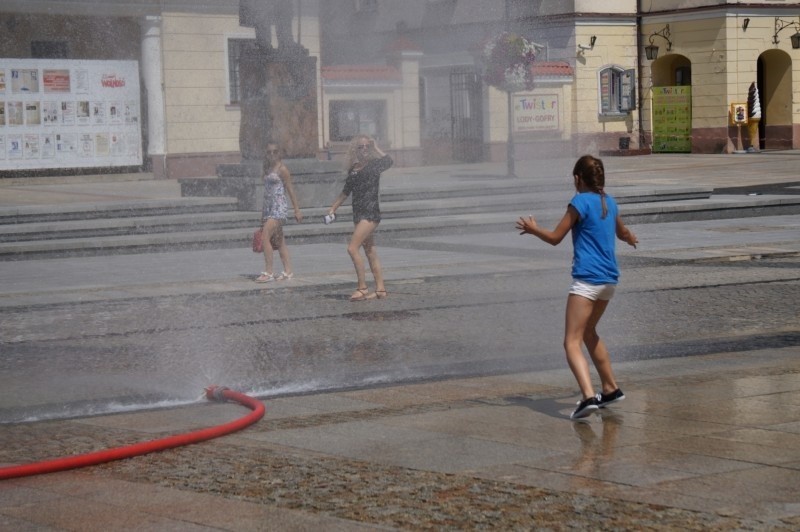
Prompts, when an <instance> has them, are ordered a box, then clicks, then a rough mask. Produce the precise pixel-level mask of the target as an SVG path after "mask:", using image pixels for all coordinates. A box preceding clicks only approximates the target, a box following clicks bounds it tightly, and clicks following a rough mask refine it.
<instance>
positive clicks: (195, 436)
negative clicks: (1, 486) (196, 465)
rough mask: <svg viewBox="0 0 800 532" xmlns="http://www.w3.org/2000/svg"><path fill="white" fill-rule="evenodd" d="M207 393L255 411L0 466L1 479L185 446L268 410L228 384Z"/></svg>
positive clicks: (236, 428)
mask: <svg viewBox="0 0 800 532" xmlns="http://www.w3.org/2000/svg"><path fill="white" fill-rule="evenodd" d="M205 393H206V398H207V399H208V400H210V401H219V402H224V401H233V402H236V403H239V404H240V405H242V406H245V407H247V408H249V409H250V410H252V412H250V413H249V414H247V415H246V416H244V417H241V418H239V419H237V420H234V421H231V422H229V423H224V424H222V425H217V426H215V427H209V428H205V429H201V430H197V431H194V432H188V433H185V434H176V435H174V436H169V437H166V438H161V439H158V440H151V441H146V442H141V443H135V444H132V445H126V446H123V447H115V448H113V449H105V450H102V451H96V452H92V453H86V454H78V455H73V456H66V457H62V458H56V459H53V460H45V461H42V462H34V463H31V464H22V465H17V466H10V467H3V468H0V480H5V479H10V478H19V477H26V476H33V475H40V474H42V473H55V472H56V471H66V470H68V469H77V468H80V467H86V466H90V465H98V464H102V463H105V462H111V461H114V460H122V459H123V458H132V457H134V456H140V455H143V454H148V453H153V452H156V451H164V450H167V449H172V448H175V447H181V446H183V445H190V444H193V443H199V442H202V441H206V440H210V439H213V438H218V437H220V436H225V435H227V434H231V433H233V432H236V431H239V430H242V429H244V428H246V427H249V426H250V425H252V424H254V423H256V422H257V421H259V420H260V419H261V418H262V417H264V413H265V412H266V408H265V407H264V404H263V403H261V401H259V400H257V399H254V398H252V397H249V396H247V395H245V394H243V393H240V392H236V391H233V390H231V389H229V388H226V387H225V386H216V385H214V386H209V387H208V388H206V389H205Z"/></svg>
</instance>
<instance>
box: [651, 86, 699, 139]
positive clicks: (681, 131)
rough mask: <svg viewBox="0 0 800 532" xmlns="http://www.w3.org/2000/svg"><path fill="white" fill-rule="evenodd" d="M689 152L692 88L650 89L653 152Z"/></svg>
mask: <svg viewBox="0 0 800 532" xmlns="http://www.w3.org/2000/svg"><path fill="white" fill-rule="evenodd" d="M691 151H692V88H691V87H690V86H683V85H682V86H675V87H653V152H654V153H690V152H691Z"/></svg>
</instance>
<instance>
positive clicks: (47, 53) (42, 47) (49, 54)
mask: <svg viewBox="0 0 800 532" xmlns="http://www.w3.org/2000/svg"><path fill="white" fill-rule="evenodd" d="M31 57H32V58H34V59H69V47H68V46H67V43H66V42H64V41H31Z"/></svg>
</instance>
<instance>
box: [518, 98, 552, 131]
mask: <svg viewBox="0 0 800 532" xmlns="http://www.w3.org/2000/svg"><path fill="white" fill-rule="evenodd" d="M558 103H559V102H558V94H514V95H513V107H514V133H525V132H528V131H546V130H553V129H555V130H558V129H561V126H560V120H559V117H560V113H561V111H560V110H559V105H558Z"/></svg>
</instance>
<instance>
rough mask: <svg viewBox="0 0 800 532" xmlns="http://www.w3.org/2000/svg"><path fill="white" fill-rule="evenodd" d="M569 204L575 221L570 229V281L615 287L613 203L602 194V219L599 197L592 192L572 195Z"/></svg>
mask: <svg viewBox="0 0 800 532" xmlns="http://www.w3.org/2000/svg"><path fill="white" fill-rule="evenodd" d="M569 204H570V205H572V207H574V208H575V210H576V211H578V217H579V219H578V221H577V222H576V223H575V225H574V226H573V227H572V248H573V255H572V278H573V279H578V280H580V281H584V282H586V283H589V284H617V282H618V281H619V267H618V266H617V257H616V253H615V249H616V236H617V233H616V227H617V225H616V224H617V213H618V212H619V210H618V208H617V203H616V202H615V201H614V198H612V197H611V196H609V195H608V194H606V208H607V209H608V214H606V217H605V218H603V217H602V216H603V206H602V204H601V203H600V194H597V193H595V192H580V193H578V194H575V197H573V198H572V201H570V202H569Z"/></svg>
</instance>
